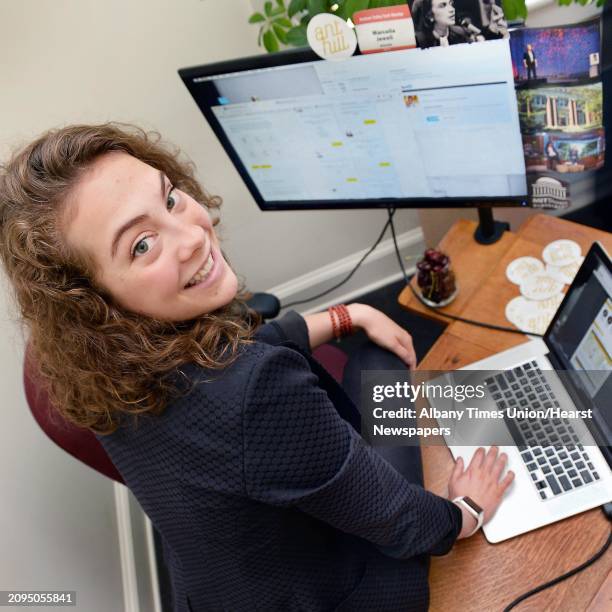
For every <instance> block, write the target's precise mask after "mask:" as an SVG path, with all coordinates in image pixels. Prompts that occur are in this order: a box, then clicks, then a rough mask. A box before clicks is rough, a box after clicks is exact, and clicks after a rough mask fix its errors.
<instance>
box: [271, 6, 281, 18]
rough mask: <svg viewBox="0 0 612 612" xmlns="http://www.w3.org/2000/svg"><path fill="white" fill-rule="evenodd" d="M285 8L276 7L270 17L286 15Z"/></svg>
mask: <svg viewBox="0 0 612 612" xmlns="http://www.w3.org/2000/svg"><path fill="white" fill-rule="evenodd" d="M284 14H285V7H284V6H276V7H274V8H273V9H272V10H271V11H270V17H276V16H277V15H284Z"/></svg>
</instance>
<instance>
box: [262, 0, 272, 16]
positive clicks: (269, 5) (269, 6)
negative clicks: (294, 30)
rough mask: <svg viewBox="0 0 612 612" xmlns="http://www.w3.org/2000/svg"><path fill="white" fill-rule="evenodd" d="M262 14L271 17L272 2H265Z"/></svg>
mask: <svg viewBox="0 0 612 612" xmlns="http://www.w3.org/2000/svg"><path fill="white" fill-rule="evenodd" d="M264 13H265V14H266V17H271V15H272V2H266V3H265V4H264Z"/></svg>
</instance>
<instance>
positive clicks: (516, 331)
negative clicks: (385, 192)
mask: <svg viewBox="0 0 612 612" xmlns="http://www.w3.org/2000/svg"><path fill="white" fill-rule="evenodd" d="M389 223H390V224H391V235H392V236H393V246H394V247H395V253H396V255H397V260H398V262H399V265H400V268H401V270H402V274H403V275H404V281H405V283H406V285H407V286H408V287H410V290H411V291H412V293H414V296H415V297H416V298H417V299H418V300H419V302H421V304H423V306H425V307H426V308H429V310H433V311H434V312H435V313H436V314H438V315H442V316H443V317H448V318H449V319H453V321H461V322H462V323H469V324H470V325H476V326H478V327H486V328H487V329H494V330H496V331H504V332H510V333H512V334H521V335H522V336H536V337H538V338H543V337H544V336H543V335H542V334H536V333H533V332H525V331H521V330H520V329H514V328H512V327H504V326H502V325H494V324H493V323H484V322H482V321H473V320H472V319H464V318H463V317H458V316H456V315H452V314H448V313H446V312H442V311H441V310H438V309H437V308H433V307H432V306H430V305H429V304H426V303H425V302H423V300H422V299H421V296H420V295H419V294H418V292H417V291H416V290H415V288H414V287H413V286H412V285H411V284H410V279H409V278H408V274H407V273H406V268H405V267H404V262H403V260H402V257H401V255H400V252H399V247H398V245H397V238H396V237H395V226H394V223H393V217H391V216H390V217H389Z"/></svg>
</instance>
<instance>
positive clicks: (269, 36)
mask: <svg viewBox="0 0 612 612" xmlns="http://www.w3.org/2000/svg"><path fill="white" fill-rule="evenodd" d="M263 44H264V47H265V48H266V51H267V52H268V53H276V52H277V51H278V40H277V38H276V36H275V35H274V32H273V31H272V30H268V31H267V32H266V33H265V34H264V35H263Z"/></svg>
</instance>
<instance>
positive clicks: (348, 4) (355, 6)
mask: <svg viewBox="0 0 612 612" xmlns="http://www.w3.org/2000/svg"><path fill="white" fill-rule="evenodd" d="M369 6H370V0H345V1H344V2H343V3H342V5H341V6H340V8H339V9H338V10H337V11H336V15H338V17H341V18H342V19H349V18H352V17H353V13H355V12H357V11H363V10H364V9H367V8H368V7H369Z"/></svg>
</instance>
